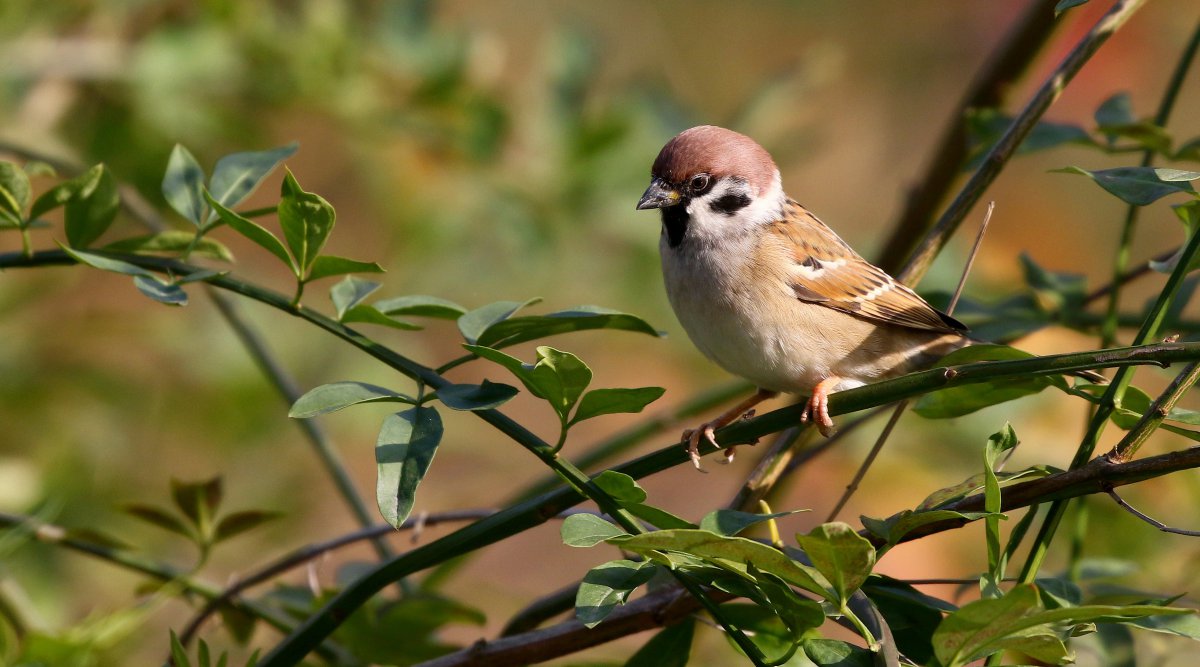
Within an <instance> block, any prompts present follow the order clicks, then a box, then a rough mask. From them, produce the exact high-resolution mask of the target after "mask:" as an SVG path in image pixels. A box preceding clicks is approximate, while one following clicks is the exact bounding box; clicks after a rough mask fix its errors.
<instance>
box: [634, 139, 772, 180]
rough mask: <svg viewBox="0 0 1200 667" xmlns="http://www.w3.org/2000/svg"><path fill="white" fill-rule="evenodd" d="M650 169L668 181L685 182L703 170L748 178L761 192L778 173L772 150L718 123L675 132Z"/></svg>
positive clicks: (720, 174) (720, 175) (708, 172)
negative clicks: (771, 153) (717, 124)
mask: <svg viewBox="0 0 1200 667" xmlns="http://www.w3.org/2000/svg"><path fill="white" fill-rule="evenodd" d="M650 173H651V175H652V176H654V177H656V178H661V179H663V180H665V181H667V182H668V183H683V182H685V181H686V180H687V179H689V178H691V177H692V176H695V175H696V174H699V173H707V174H709V175H711V176H713V177H714V178H721V177H723V176H736V177H738V178H742V179H745V181H746V182H747V183H749V184H750V185H751V186H752V187H754V188H755V189H756V190H757V191H758V194H759V195H760V196H761V195H763V194H764V193H766V191H767V189H768V188H769V187H770V186H771V181H772V179H774V177H775V161H774V160H772V159H771V155H770V153H767V151H766V150H765V149H764V148H763V147H762V146H759V145H758V143H757V142H755V141H754V140H753V139H751V138H750V137H747V136H746V135H744V134H739V133H737V132H734V131H733V130H727V129H725V128H723V127H717V126H715V125H700V126H699V127H693V128H691V129H690V130H684V131H683V132H680V133H679V134H677V135H675V137H674V138H672V139H671V140H670V141H668V142H667V145H665V146H663V148H662V150H661V151H660V152H659V153H658V158H656V159H655V160H654V166H653V167H652V168H651V170H650Z"/></svg>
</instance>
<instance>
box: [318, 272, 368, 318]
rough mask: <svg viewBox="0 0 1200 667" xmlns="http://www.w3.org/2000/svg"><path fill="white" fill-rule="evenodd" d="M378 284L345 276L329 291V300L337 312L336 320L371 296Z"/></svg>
mask: <svg viewBox="0 0 1200 667" xmlns="http://www.w3.org/2000/svg"><path fill="white" fill-rule="evenodd" d="M379 285H380V283H377V282H375V281H373V280H363V279H362V278H357V277H355V276H346V277H345V278H343V279H342V280H341V281H340V282H338V284H336V285H334V286H333V287H331V288H330V289H329V298H330V300H331V301H333V307H334V309H335V310H336V311H337V317H338V320H341V319H342V317H343V316H344V315H345V314H346V311H347V310H348V309H350V308H353V307H354V306H357V305H358V304H360V303H362V301H363V300H364V299H366V298H367V297H368V296H371V293H372V292H374V291H375V290H377V289H379Z"/></svg>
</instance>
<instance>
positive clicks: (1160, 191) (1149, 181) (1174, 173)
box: [1051, 167, 1200, 206]
mask: <svg viewBox="0 0 1200 667" xmlns="http://www.w3.org/2000/svg"><path fill="white" fill-rule="evenodd" d="M1051 171H1055V172H1059V173H1064V174H1079V175H1081V176H1087V177H1088V178H1090V179H1092V180H1093V181H1095V182H1096V184H1097V185H1099V186H1100V187H1102V188H1104V189H1105V190H1106V191H1108V192H1109V193H1110V194H1113V195H1115V196H1117V197H1118V198H1120V199H1121V201H1123V202H1125V203H1126V204H1132V205H1134V206H1146V205H1148V204H1152V203H1154V202H1156V201H1158V200H1159V199H1162V198H1163V197H1166V196H1167V195H1172V194H1178V193H1188V194H1193V195H1194V194H1195V193H1196V191H1195V189H1193V188H1192V184H1191V182H1190V181H1194V180H1196V179H1197V178H1200V172H1196V171H1183V170H1180V169H1166V168H1163V167H1117V168H1115V169H1101V170H1098V171H1089V170H1087V169H1082V168H1080V167H1063V168H1062V169H1053V170H1051Z"/></svg>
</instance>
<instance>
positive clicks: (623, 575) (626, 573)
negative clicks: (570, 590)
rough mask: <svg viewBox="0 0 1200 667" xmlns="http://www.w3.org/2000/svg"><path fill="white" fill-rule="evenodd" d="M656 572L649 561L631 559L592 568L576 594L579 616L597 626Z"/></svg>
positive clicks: (585, 621)
mask: <svg viewBox="0 0 1200 667" xmlns="http://www.w3.org/2000/svg"><path fill="white" fill-rule="evenodd" d="M577 516H585V515H577ZM656 571H657V568H656V567H655V566H654V565H653V564H652V563H650V562H648V561H642V562H640V563H639V562H634V561H630V560H614V561H609V562H607V563H604V564H602V565H597V566H596V567H594V568H592V569H591V570H588V573H587V574H586V575H584V577H583V581H582V582H580V584H579V590H578V591H577V592H576V594H575V617H576V618H578V619H579V621H580V622H581V623H583V624H584V625H586V626H587V627H589V628H592V627H595V626H596V625H597V624H598V623H600V621H603V620H604V619H605V618H606V617H607V616H608V615H609V614H611V613H612V611H613V610H614V609H616V608H617V605H622V604H625V601H626V600H628V599H629V594H630V593H632V592H633V591H634V590H635V589H636V588H637V587H638V586H641V585H642V584H644V583H646V582H647V581H650V578H651V577H653V576H654V573H655V572H656Z"/></svg>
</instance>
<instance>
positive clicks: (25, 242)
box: [21, 227, 33, 257]
mask: <svg viewBox="0 0 1200 667" xmlns="http://www.w3.org/2000/svg"><path fill="white" fill-rule="evenodd" d="M21 253H22V254H23V255H25V256H26V257H33V241H32V239H30V238H29V228H28V227H22V228H21Z"/></svg>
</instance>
